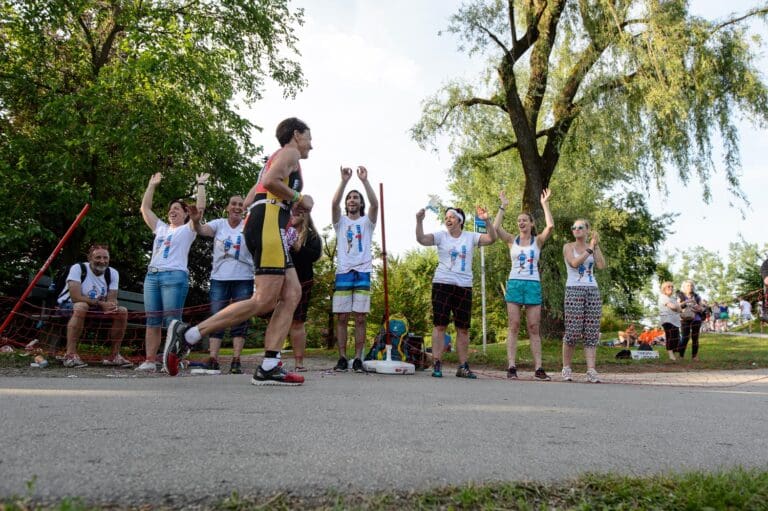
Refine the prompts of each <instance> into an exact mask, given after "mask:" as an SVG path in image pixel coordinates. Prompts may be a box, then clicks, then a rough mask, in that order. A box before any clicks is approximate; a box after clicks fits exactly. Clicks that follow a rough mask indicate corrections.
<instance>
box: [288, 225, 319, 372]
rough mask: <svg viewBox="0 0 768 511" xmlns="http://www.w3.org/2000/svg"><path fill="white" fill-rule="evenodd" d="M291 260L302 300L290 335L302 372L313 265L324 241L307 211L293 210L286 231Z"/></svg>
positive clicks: (296, 363) (295, 359) (296, 311)
mask: <svg viewBox="0 0 768 511" xmlns="http://www.w3.org/2000/svg"><path fill="white" fill-rule="evenodd" d="M286 238H287V240H288V243H289V246H290V251H291V259H293V264H294V265H295V266H296V275H297V276H298V277H299V282H300V283H301V300H300V301H299V305H297V306H296V310H295V311H294V313H293V321H292V322H291V330H290V332H289V333H288V335H289V336H290V338H291V347H292V348H293V359H294V361H295V368H294V371H296V372H297V373H301V372H304V371H306V370H307V369H306V368H305V367H304V350H305V348H306V346H307V330H306V328H305V324H306V322H307V311H308V310H309V299H310V297H311V292H312V287H313V286H314V285H315V272H314V268H313V265H314V264H315V261H317V260H318V259H320V256H321V255H322V251H323V242H322V241H321V240H320V235H319V234H318V233H317V228H315V223H314V222H313V221H312V217H311V216H310V214H309V213H308V212H304V211H296V210H295V211H294V213H293V217H292V219H291V226H290V227H289V228H288V230H287V232H286Z"/></svg>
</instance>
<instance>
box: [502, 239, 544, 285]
mask: <svg viewBox="0 0 768 511" xmlns="http://www.w3.org/2000/svg"><path fill="white" fill-rule="evenodd" d="M540 256H541V249H540V248H539V245H538V243H536V237H535V236H533V237H531V244H530V245H528V246H525V247H523V246H521V245H520V238H519V237H515V241H514V243H512V244H511V245H510V247H509V258H510V259H511V260H512V269H511V270H510V271H509V279H510V280H532V281H536V282H538V281H539V280H540V276H539V257H540Z"/></svg>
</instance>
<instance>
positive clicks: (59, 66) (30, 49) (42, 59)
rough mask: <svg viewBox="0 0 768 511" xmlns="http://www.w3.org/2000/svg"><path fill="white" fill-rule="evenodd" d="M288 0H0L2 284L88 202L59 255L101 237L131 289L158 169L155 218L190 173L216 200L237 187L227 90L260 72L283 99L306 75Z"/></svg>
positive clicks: (235, 135) (245, 150)
mask: <svg viewBox="0 0 768 511" xmlns="http://www.w3.org/2000/svg"><path fill="white" fill-rule="evenodd" d="M288 4H289V0H257V1H252V0H230V1H226V2H218V1H187V0H157V1H151V2H150V1H133V0H131V1H128V0H109V1H97V0H66V1H64V0H38V1H34V2H28V1H21V0H6V1H3V2H0V193H2V196H3V197H4V199H3V208H2V211H0V222H1V223H2V224H3V225H4V226H5V228H4V229H3V234H2V236H0V259H2V260H3V265H1V267H0V290H7V289H8V285H9V282H11V280H13V278H14V277H15V276H18V275H22V274H23V273H26V272H29V271H31V270H34V269H36V268H37V267H39V265H40V263H41V262H42V260H44V258H45V256H46V255H47V254H48V253H49V252H50V250H51V248H52V247H53V245H55V243H56V241H57V240H58V238H59V236H61V235H62V234H63V233H64V231H65V230H66V228H67V226H68V225H69V223H70V222H71V221H72V220H73V219H74V217H75V215H76V213H77V212H78V211H79V210H80V208H81V207H82V206H83V204H84V203H86V202H89V203H91V205H92V208H91V212H90V213H89V214H88V216H87V218H86V220H85V221H84V223H83V228H82V229H81V230H79V231H78V233H77V236H76V239H74V240H73V242H72V243H70V244H69V245H68V252H66V253H65V254H64V259H65V261H64V262H69V263H71V262H73V260H74V259H77V258H79V257H82V255H81V254H80V249H81V248H82V246H83V244H85V243H87V242H88V241H90V240H94V241H101V242H109V243H111V244H112V246H113V250H112V257H113V259H114V260H115V265H116V266H117V267H118V268H119V269H120V270H121V274H122V275H123V276H125V277H126V278H125V279H123V278H121V284H124V285H125V286H128V287H130V286H140V284H141V273H142V271H143V266H144V265H145V264H146V260H145V258H146V253H147V249H148V242H149V241H150V239H151V234H150V233H149V232H148V230H147V229H146V227H145V226H144V225H143V222H142V221H141V217H140V215H139V212H138V207H139V203H140V201H141V195H142V192H143V190H144V188H145V187H146V183H147V181H148V179H149V176H150V175H151V174H152V173H154V172H158V171H162V172H164V174H165V179H164V180H163V184H162V185H161V187H160V189H159V190H158V194H157V197H156V206H157V208H158V209H157V212H158V214H160V213H162V212H164V210H165V207H166V206H165V201H167V200H168V199H170V198H172V197H189V194H190V193H191V191H192V189H193V182H194V179H195V177H194V176H195V174H196V173H200V172H209V173H211V174H212V175H213V184H214V186H213V187H211V189H210V190H209V196H210V195H212V196H213V199H214V200H217V199H218V200H219V201H220V202H225V201H226V195H227V194H228V193H235V192H239V193H245V192H246V191H247V190H248V186H250V184H252V182H253V178H254V175H255V172H256V171H257V170H258V168H259V163H258V160H259V148H258V147H255V146H254V145H253V143H252V142H251V135H252V133H253V130H254V129H257V127H256V126H255V125H254V124H252V123H251V122H249V121H248V120H246V119H244V118H242V117H241V116H240V115H239V114H238V112H237V110H236V108H235V107H236V100H244V101H246V102H250V101H255V100H258V99H259V98H260V96H261V91H262V90H263V88H264V85H265V81H266V80H267V79H272V80H274V81H275V82H276V83H277V84H279V85H281V86H282V87H283V90H284V91H285V93H286V94H288V95H292V94H294V93H295V92H296V91H297V90H298V89H300V88H301V87H302V86H303V85H304V79H303V76H302V72H301V68H300V66H299V64H298V62H297V60H296V56H297V52H296V47H295V44H296V41H297V39H296V35H295V30H296V28H297V27H298V26H299V25H301V24H302V22H303V12H302V11H301V10H300V9H289V5H288ZM207 260H209V259H206V261H207ZM207 266H208V263H207V262H204V263H203V264H202V265H201V268H203V269H204V271H205V273H206V276H207V270H208V268H206V267H207ZM193 273H194V272H193ZM126 274H127V275H126ZM205 280H207V278H206V279H205Z"/></svg>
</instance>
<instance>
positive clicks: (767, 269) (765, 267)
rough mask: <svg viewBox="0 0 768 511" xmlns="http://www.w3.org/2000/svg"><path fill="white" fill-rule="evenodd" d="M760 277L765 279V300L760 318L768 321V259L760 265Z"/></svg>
mask: <svg viewBox="0 0 768 511" xmlns="http://www.w3.org/2000/svg"><path fill="white" fill-rule="evenodd" d="M760 278H761V279H763V300H762V307H761V308H760V320H761V321H765V322H768V311H766V302H768V300H766V298H765V296H766V291H767V290H768V259H766V260H765V261H763V264H762V265H761V266H760Z"/></svg>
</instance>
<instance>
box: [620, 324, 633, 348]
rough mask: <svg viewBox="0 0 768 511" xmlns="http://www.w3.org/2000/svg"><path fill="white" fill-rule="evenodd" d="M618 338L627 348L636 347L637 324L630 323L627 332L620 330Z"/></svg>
mask: <svg viewBox="0 0 768 511" xmlns="http://www.w3.org/2000/svg"><path fill="white" fill-rule="evenodd" d="M618 336H619V341H620V342H621V343H622V344H623V345H625V346H626V347H627V348H631V347H632V346H634V345H636V344H637V330H636V329H635V324H634V323H630V324H629V325H628V326H627V328H626V329H625V330H619V332H618Z"/></svg>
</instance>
